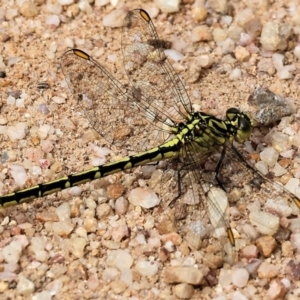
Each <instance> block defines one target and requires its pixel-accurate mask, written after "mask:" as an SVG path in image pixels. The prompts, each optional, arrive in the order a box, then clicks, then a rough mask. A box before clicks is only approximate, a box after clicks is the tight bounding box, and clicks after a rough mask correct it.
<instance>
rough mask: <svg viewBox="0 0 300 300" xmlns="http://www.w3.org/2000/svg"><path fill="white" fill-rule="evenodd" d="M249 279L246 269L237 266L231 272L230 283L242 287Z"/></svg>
mask: <svg viewBox="0 0 300 300" xmlns="http://www.w3.org/2000/svg"><path fill="white" fill-rule="evenodd" d="M248 280H249V273H248V271H247V270H246V269H243V268H239V269H235V270H234V271H233V272H232V283H233V284H234V285H235V286H236V287H238V288H243V287H245V286H246V285H247V283H248Z"/></svg>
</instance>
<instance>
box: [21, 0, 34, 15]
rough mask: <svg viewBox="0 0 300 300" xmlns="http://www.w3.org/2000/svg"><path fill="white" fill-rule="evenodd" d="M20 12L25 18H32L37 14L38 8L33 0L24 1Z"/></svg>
mask: <svg viewBox="0 0 300 300" xmlns="http://www.w3.org/2000/svg"><path fill="white" fill-rule="evenodd" d="M20 13H21V15H22V16H24V17H26V18H33V17H35V16H37V15H38V13H39V10H38V7H37V5H36V4H35V3H34V2H30V1H25V2H23V4H22V6H21V8H20Z"/></svg>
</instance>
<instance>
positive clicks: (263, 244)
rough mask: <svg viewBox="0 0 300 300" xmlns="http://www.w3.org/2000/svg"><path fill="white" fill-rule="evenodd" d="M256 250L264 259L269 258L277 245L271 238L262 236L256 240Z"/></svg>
mask: <svg viewBox="0 0 300 300" xmlns="http://www.w3.org/2000/svg"><path fill="white" fill-rule="evenodd" d="M256 245H257V248H258V249H259V251H260V253H261V254H262V255H263V256H264V257H270V255H271V254H272V252H273V251H274V250H275V249H276V247H277V243H276V240H275V239H274V238H273V237H272V236H264V237H261V238H258V239H257V240H256Z"/></svg>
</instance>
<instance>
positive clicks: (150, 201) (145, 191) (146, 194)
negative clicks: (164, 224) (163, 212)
mask: <svg viewBox="0 0 300 300" xmlns="http://www.w3.org/2000/svg"><path fill="white" fill-rule="evenodd" d="M128 200H129V202H130V203H131V204H132V205H135V206H141V207H143V208H152V207H154V206H157V205H158V204H159V203H160V199H159V198H158V197H157V195H156V194H155V193H154V191H153V190H152V189H150V188H148V187H140V188H136V189H133V190H131V191H130V193H129V196H128Z"/></svg>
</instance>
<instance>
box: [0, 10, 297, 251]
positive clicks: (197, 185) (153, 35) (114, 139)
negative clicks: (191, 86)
mask: <svg viewBox="0 0 300 300" xmlns="http://www.w3.org/2000/svg"><path fill="white" fill-rule="evenodd" d="M163 45H164V43H162V40H160V39H159V37H158V34H157V32H156V29H155V27H154V24H153V22H152V20H151V18H150V16H149V15H148V13H147V12H146V11H145V10H143V9H135V10H132V11H129V12H128V14H127V16H126V17H125V20H124V25H123V27H122V41H121V48H122V52H123V60H124V68H125V71H126V74H127V76H128V79H129V85H127V86H125V85H123V84H121V83H120V82H119V81H118V80H117V79H116V78H115V77H114V76H112V75H111V74H110V73H109V72H108V71H107V70H106V69H105V68H104V67H103V66H102V65H101V64H99V63H98V62H97V61H96V60H94V59H93V58H92V57H91V56H90V55H89V54H87V53H85V52H84V51H82V50H80V49H70V50H68V51H66V52H65V53H64V54H63V56H62V57H61V61H60V63H61V69H62V72H63V74H64V76H65V79H66V82H67V84H68V86H69V88H70V90H71V92H72V94H73V95H74V97H75V98H76V99H77V101H78V104H79V106H80V107H81V108H82V109H83V110H84V112H85V115H86V117H87V118H88V120H89V122H90V124H91V126H92V127H93V128H94V129H95V130H96V131H97V132H98V133H99V134H100V135H101V136H102V137H103V138H104V139H106V141H108V142H109V143H111V144H112V145H115V146H117V147H118V148H120V149H128V150H129V151H134V152H136V153H137V154H132V155H128V156H126V157H124V158H122V159H120V160H117V161H114V162H109V163H106V164H104V165H101V166H97V167H93V168H91V169H89V170H85V171H81V172H78V173H75V174H71V175H68V176H65V177H63V178H60V179H57V180H53V181H50V182H47V183H42V184H37V185H35V186H32V187H29V188H26V189H23V190H19V191H15V192H13V193H10V194H7V195H3V196H0V206H1V207H2V208H6V207H9V206H13V205H18V204H22V203H26V202H30V201H32V200H34V199H36V198H39V197H45V196H47V195H50V194H53V193H57V192H59V191H61V190H64V189H67V188H70V187H73V186H77V185H81V184H84V183H86V182H89V181H93V180H96V179H100V178H103V177H105V176H108V175H111V174H114V173H117V172H120V171H124V170H127V169H132V168H135V167H138V166H145V165H149V164H155V163H156V164H158V167H159V163H160V162H161V161H166V164H165V165H164V166H163V167H165V169H166V170H165V171H162V172H161V173H159V174H160V175H161V177H160V180H159V184H158V187H157V188H156V187H154V189H155V190H156V191H157V192H158V193H160V194H161V195H162V198H163V199H166V201H165V203H167V205H166V206H165V208H166V210H169V213H168V217H169V216H170V215H171V213H172V217H169V219H172V218H173V219H172V221H173V220H174V222H175V223H176V222H177V224H178V226H179V227H182V228H183V230H185V235H186V237H188V236H190V237H191V239H190V244H193V246H195V247H196V248H197V247H198V246H196V244H197V243H196V242H195V241H196V240H197V241H198V240H199V239H200V240H202V239H203V238H204V236H206V235H207V234H208V233H211V231H216V230H218V229H220V228H221V229H222V230H221V231H220V232H221V233H220V234H219V236H218V235H217V238H218V239H219V238H220V236H221V237H225V239H226V240H227V242H228V243H229V244H230V246H235V242H236V238H235V234H234V231H233V230H232V227H231V225H230V222H229V220H228V218H227V217H226V216H225V210H226V207H225V208H224V207H223V206H222V204H221V200H222V198H226V197H229V198H230V197H231V198H235V199H236V200H235V201H236V202H238V203H239V205H240V206H242V204H243V203H244V204H247V203H249V202H255V203H256V202H259V203H261V202H262V199H269V198H270V195H271V196H272V198H273V199H275V200H276V199H280V201H281V200H282V201H286V202H287V203H291V204H292V205H295V206H296V207H297V208H300V200H299V199H298V198H297V197H296V196H294V195H293V194H292V193H291V192H289V191H288V190H286V189H285V188H284V187H282V186H280V185H279V184H278V183H276V182H274V181H273V180H271V179H269V178H267V177H265V176H264V175H263V174H262V173H260V172H259V171H257V170H256V169H255V168H254V167H253V166H252V165H251V164H250V163H248V162H247V160H246V159H245V158H244V155H243V154H242V153H241V152H240V151H239V150H238V148H237V147H236V146H234V142H238V143H243V142H244V141H246V140H248V139H249V138H250V135H251V132H252V129H253V120H252V118H251V116H250V115H249V114H248V113H244V112H242V111H240V110H239V109H237V108H229V109H228V110H227V111H226V114H225V119H224V120H223V119H220V118H217V117H215V116H213V115H210V114H207V113H205V112H202V111H198V110H197V109H195V108H194V106H193V105H192V103H191V100H190V97H189V95H188V93H187V91H186V89H185V86H184V84H183V82H182V80H181V78H180V77H179V76H178V74H177V73H176V72H175V70H174V68H173V67H172V65H171V63H170V62H169V60H168V59H167V57H166V55H165V53H164V49H163ZM241 203H242V204H241ZM225 206H226V205H225ZM203 219H205V220H207V224H208V225H203V223H202V220H203ZM162 220H164V219H163V217H162ZM162 222H164V221H162ZM162 224H166V223H162ZM162 227H163V226H162ZM166 227H167V226H166ZM188 228H189V229H190V230H188ZM209 228H210V229H209ZM170 230H172V229H170ZM161 231H162V232H163V231H164V230H163V229H162V230H161ZM191 232H192V233H191ZM199 237H200V238H199Z"/></svg>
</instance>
